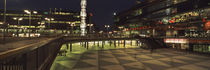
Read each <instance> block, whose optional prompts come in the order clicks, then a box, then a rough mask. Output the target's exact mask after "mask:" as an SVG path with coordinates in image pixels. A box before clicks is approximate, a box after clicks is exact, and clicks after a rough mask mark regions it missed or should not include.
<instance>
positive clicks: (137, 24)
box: [114, 0, 210, 50]
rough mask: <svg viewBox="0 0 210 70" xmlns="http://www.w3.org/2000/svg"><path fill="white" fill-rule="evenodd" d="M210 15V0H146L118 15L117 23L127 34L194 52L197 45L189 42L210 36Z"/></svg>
mask: <svg viewBox="0 0 210 70" xmlns="http://www.w3.org/2000/svg"><path fill="white" fill-rule="evenodd" d="M209 12H210V0H148V1H146V0H145V1H143V2H141V3H139V4H137V5H135V6H133V7H131V8H130V9H128V10H126V11H123V12H121V13H119V14H117V15H116V16H115V17H114V20H115V25H116V26H117V27H121V28H123V30H124V35H135V34H138V35H144V36H153V37H165V39H164V40H165V42H167V43H169V46H171V47H176V48H177V47H180V48H181V49H191V50H193V49H192V48H193V46H195V45H193V44H195V42H193V41H191V40H190V39H192V38H196V41H201V40H200V39H201V38H209V37H210V30H209V26H210V25H209V24H210V21H209V19H210V18H209V17H210V14H209ZM171 38H172V39H171ZM180 38H184V39H180ZM185 39H187V40H185ZM175 40H176V41H175ZM180 41H181V42H180ZM186 41H187V42H186ZM197 44H198V43H197ZM197 44H196V45H197ZM203 44H205V48H210V45H209V43H208V42H201V44H200V45H199V46H201V45H202V46H204V45H203ZM206 50H209V49H206Z"/></svg>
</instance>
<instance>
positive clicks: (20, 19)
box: [13, 17, 23, 37]
mask: <svg viewBox="0 0 210 70" xmlns="http://www.w3.org/2000/svg"><path fill="white" fill-rule="evenodd" d="M13 19H14V20H17V27H19V26H20V21H22V20H23V18H16V17H14V18H13ZM17 37H19V28H18V29H17Z"/></svg>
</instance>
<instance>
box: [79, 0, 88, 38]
mask: <svg viewBox="0 0 210 70" xmlns="http://www.w3.org/2000/svg"><path fill="white" fill-rule="evenodd" d="M86 6H87V1H86V0H81V12H80V16H81V24H80V29H81V36H85V33H86V30H85V29H86V17H87V13H86Z"/></svg>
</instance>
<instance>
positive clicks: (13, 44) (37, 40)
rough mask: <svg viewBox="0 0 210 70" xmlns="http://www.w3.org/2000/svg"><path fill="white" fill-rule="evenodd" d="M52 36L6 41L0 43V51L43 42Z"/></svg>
mask: <svg viewBox="0 0 210 70" xmlns="http://www.w3.org/2000/svg"><path fill="white" fill-rule="evenodd" d="M52 39H54V38H33V39H29V40H22V41H16V42H11V43H6V44H0V48H1V49H0V53H1V52H5V51H8V50H13V49H17V48H22V47H23V46H27V45H31V44H36V43H40V44H42V43H45V42H48V41H50V40H52Z"/></svg>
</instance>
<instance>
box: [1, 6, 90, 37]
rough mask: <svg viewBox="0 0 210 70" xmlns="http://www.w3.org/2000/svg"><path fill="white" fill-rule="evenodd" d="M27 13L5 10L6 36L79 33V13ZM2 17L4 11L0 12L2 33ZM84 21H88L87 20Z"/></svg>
mask: <svg viewBox="0 0 210 70" xmlns="http://www.w3.org/2000/svg"><path fill="white" fill-rule="evenodd" d="M29 11H30V12H31V13H30V14H27V13H26V12H24V10H7V13H6V27H7V33H8V34H10V35H11V34H16V33H17V32H20V33H28V32H31V33H71V34H73V33H74V34H79V33H80V23H81V22H80V12H74V11H70V10H66V9H56V8H55V9H49V10H29ZM34 12H35V13H34ZM3 16H4V11H3V10H0V25H1V32H2V31H3V29H2V27H3V21H4V17H3ZM88 18H89V16H88ZM86 21H89V19H87V20H86ZM17 30H18V31H17Z"/></svg>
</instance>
